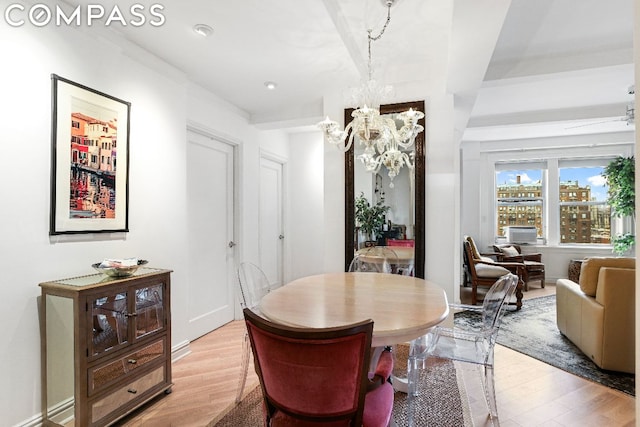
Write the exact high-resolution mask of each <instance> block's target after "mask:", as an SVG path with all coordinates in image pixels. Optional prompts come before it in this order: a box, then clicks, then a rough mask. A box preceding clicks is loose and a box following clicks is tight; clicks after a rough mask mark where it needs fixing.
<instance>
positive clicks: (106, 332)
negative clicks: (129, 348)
mask: <svg viewBox="0 0 640 427" xmlns="http://www.w3.org/2000/svg"><path fill="white" fill-rule="evenodd" d="M91 318H92V321H93V330H92V337H91V340H90V343H89V346H90V355H96V354H100V353H102V352H104V351H107V350H109V349H111V348H113V347H116V346H118V345H120V344H124V343H126V342H127V341H128V333H127V332H128V319H129V316H128V312H127V292H126V291H123V292H119V293H116V294H112V295H107V296H101V297H99V298H95V299H93V300H92V301H91Z"/></svg>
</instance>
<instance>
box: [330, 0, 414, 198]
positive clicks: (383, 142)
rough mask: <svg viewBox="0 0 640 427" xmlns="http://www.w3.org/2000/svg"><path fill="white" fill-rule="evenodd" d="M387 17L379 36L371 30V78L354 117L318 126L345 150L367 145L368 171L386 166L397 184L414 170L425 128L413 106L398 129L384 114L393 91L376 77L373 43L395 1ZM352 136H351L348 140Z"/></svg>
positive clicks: (401, 116)
mask: <svg viewBox="0 0 640 427" xmlns="http://www.w3.org/2000/svg"><path fill="white" fill-rule="evenodd" d="M385 4H386V5H387V20H386V22H385V23H384V26H383V27H382V29H381V30H380V33H379V34H378V35H377V36H372V35H371V33H372V30H367V41H368V54H369V62H368V64H367V65H368V72H369V74H368V80H367V81H366V82H365V83H364V84H363V85H362V86H361V87H360V88H358V89H357V90H356V91H355V94H354V95H355V98H356V99H357V102H358V103H357V105H359V107H358V108H356V109H355V110H354V111H353V112H352V113H351V117H353V120H352V121H351V122H350V123H349V124H348V125H347V126H346V127H345V128H344V130H341V129H340V127H339V125H338V123H337V122H335V121H333V120H330V119H329V117H327V118H326V119H325V120H323V121H321V122H320V123H318V127H320V129H322V130H323V131H324V135H325V137H326V138H327V141H328V142H329V143H330V144H333V145H335V146H336V147H337V148H338V149H339V150H341V151H344V152H346V151H349V149H350V148H351V145H352V144H353V140H354V139H356V140H357V141H359V142H360V144H361V145H363V146H364V153H363V154H361V155H359V156H358V159H359V160H360V161H361V162H362V163H363V164H364V166H365V168H366V170H367V171H368V172H372V173H377V172H378V171H379V170H380V168H381V167H382V165H384V166H385V167H386V168H387V170H388V174H389V179H390V180H391V184H390V187H393V178H395V177H396V176H397V175H398V173H399V172H400V169H401V168H402V167H403V166H405V165H406V166H407V167H408V168H409V169H411V170H413V166H414V152H413V151H412V152H411V153H410V154H407V152H406V151H403V150H408V149H409V148H410V147H411V146H412V145H413V144H414V142H415V138H416V136H417V135H418V134H419V133H420V132H422V131H423V130H424V128H423V127H422V126H421V125H419V124H418V120H420V119H422V118H423V117H424V113H422V112H421V111H417V110H413V109H409V111H405V112H402V113H400V114H398V115H397V116H396V118H397V119H398V120H399V121H401V122H402V123H403V124H402V126H401V128H400V129H397V127H396V123H395V121H394V119H393V118H392V117H389V116H381V115H380V109H379V108H380V100H381V99H382V98H383V97H384V96H385V95H387V94H388V93H389V92H391V87H390V86H380V85H378V83H377V82H376V81H375V80H373V78H372V68H371V43H372V42H374V41H376V40H380V38H381V37H382V35H383V34H384V31H385V30H386V29H387V25H389V22H390V21H391V5H393V0H386V1H385ZM347 137H348V139H347Z"/></svg>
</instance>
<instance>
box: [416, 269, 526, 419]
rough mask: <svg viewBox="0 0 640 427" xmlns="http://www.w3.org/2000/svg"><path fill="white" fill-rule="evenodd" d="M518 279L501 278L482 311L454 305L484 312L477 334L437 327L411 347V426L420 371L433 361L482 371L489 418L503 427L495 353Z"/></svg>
mask: <svg viewBox="0 0 640 427" xmlns="http://www.w3.org/2000/svg"><path fill="white" fill-rule="evenodd" d="M517 285H518V276H516V275H514V274H506V275H504V276H502V277H500V278H499V279H498V280H497V281H496V282H495V283H494V284H493V286H491V288H490V289H489V291H488V292H487V294H486V296H485V298H484V303H483V305H482V307H479V306H473V305H462V304H450V305H449V307H450V308H452V309H464V310H472V311H476V312H480V313H481V315H482V324H481V327H480V328H479V329H477V330H464V329H461V328H453V329H451V328H445V327H441V326H436V327H435V328H433V329H432V331H431V332H429V333H428V334H427V335H424V336H422V337H420V338H418V339H416V340H415V341H413V342H412V343H411V349H410V351H409V362H408V366H407V376H408V381H409V425H413V418H414V412H415V410H416V408H415V404H414V403H415V402H414V400H415V397H416V396H417V393H418V388H419V387H420V384H418V378H419V369H421V368H424V367H425V366H427V363H426V360H427V359H428V358H430V357H434V358H439V359H449V360H452V361H458V362H466V363H470V364H474V365H476V366H478V367H481V369H482V386H483V390H484V394H485V400H486V402H487V407H488V409H489V415H490V417H491V419H492V420H493V422H494V425H499V421H498V407H497V405H496V395H495V388H494V380H493V349H494V346H495V343H496V337H497V335H498V331H499V329H500V322H501V320H502V316H503V315H504V311H505V308H506V306H507V304H506V302H508V301H509V299H510V298H511V297H512V296H513V294H514V292H515V290H516V287H517Z"/></svg>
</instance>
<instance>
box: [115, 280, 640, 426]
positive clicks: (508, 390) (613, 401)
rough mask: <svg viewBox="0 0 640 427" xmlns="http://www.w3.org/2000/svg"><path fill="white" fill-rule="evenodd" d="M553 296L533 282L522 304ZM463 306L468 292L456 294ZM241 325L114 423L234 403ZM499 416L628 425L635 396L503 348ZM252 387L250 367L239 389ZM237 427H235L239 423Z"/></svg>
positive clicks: (196, 416) (176, 367) (209, 411)
mask: <svg viewBox="0 0 640 427" xmlns="http://www.w3.org/2000/svg"><path fill="white" fill-rule="evenodd" d="M554 292H555V287H554V286H553V285H551V284H547V286H546V288H545V289H541V288H539V287H538V285H537V283H535V284H533V285H532V286H531V287H530V290H529V291H528V292H525V293H524V299H525V300H526V299H528V298H535V297H538V296H543V295H548V294H552V293H554ZM461 298H462V300H463V302H467V299H468V298H469V291H468V289H465V288H463V289H462V291H461ZM243 336H244V325H243V323H242V322H240V321H235V322H231V323H229V324H227V325H225V326H223V327H221V328H219V329H217V330H215V331H213V332H211V333H209V334H207V335H205V336H204V337H202V338H199V339H198V340H195V341H194V342H192V343H191V351H192V352H191V354H189V355H188V356H186V357H184V358H183V359H181V360H179V361H177V362H175V363H174V364H173V382H174V386H173V392H172V393H171V394H169V395H167V396H163V397H161V398H158V399H156V400H153V401H151V402H150V403H149V404H147V405H145V406H144V407H143V408H141V409H139V410H138V411H137V412H135V413H134V414H132V415H130V416H129V417H128V418H127V419H125V420H124V421H121V422H120V423H119V425H122V426H128V427H138V426H153V427H156V426H157V427H163V426H167V427H168V426H176V427H177V426H180V427H202V426H206V425H207V424H208V423H209V422H210V421H211V420H212V419H214V418H215V417H216V416H218V415H219V414H221V413H222V412H223V411H225V410H226V409H227V408H228V407H229V406H230V405H232V404H233V401H234V398H235V392H236V386H237V381H238V375H239V372H240V354H241V352H240V350H241V345H242V339H243ZM495 366H496V368H495V381H496V392H497V399H498V411H499V414H500V421H501V425H502V426H503V427H514V426H580V427H584V426H598V427H602V426H607V427H609V426H611V427H613V426H634V425H636V424H635V398H633V397H631V396H628V395H626V394H624V393H621V392H618V391H615V390H612V389H609V388H607V387H604V386H601V385H598V384H595V383H593V382H590V381H587V380H583V379H581V378H579V377H576V376H574V375H571V374H569V373H567V372H565V371H562V370H560V369H556V368H554V367H552V366H550V365H547V364H545V363H542V362H540V361H538V360H535V359H532V358H530V357H527V356H524V355H522V354H521V353H518V352H515V351H512V350H510V349H507V348H505V347H502V346H499V345H498V346H496V350H495ZM257 384H258V379H257V377H256V375H255V373H254V372H253V368H252V367H250V373H249V378H248V380H247V388H246V389H245V392H246V390H251V389H252V386H253V385H257ZM465 384H466V387H467V392H468V394H469V396H470V397H469V403H470V407H471V414H472V418H473V420H474V424H475V425H476V426H489V425H491V423H490V422H489V421H488V420H487V417H486V406H485V403H484V400H483V397H482V391H481V386H480V383H479V380H478V376H477V375H473V376H469V377H465ZM239 427H242V426H239Z"/></svg>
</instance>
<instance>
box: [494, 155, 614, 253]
mask: <svg viewBox="0 0 640 427" xmlns="http://www.w3.org/2000/svg"><path fill="white" fill-rule="evenodd" d="M625 151H626V150H625ZM619 155H625V154H624V153H619V154H615V155H614V154H609V153H607V154H601V155H595V156H592V157H589V158H576V157H571V156H561V155H558V156H553V157H551V156H549V157H547V158H545V159H540V158H536V159H527V158H522V159H511V160H501V159H498V158H495V159H494V160H493V161H492V165H493V168H492V175H493V179H492V182H493V186H492V187H493V188H492V193H493V209H492V211H493V213H492V215H491V216H492V217H493V221H492V224H493V228H492V230H493V235H494V239H495V240H496V241H499V239H501V238H503V236H499V235H498V229H499V225H498V219H499V217H498V208H499V206H500V202H499V200H498V199H499V198H498V183H497V182H496V179H497V172H499V171H507V170H512V171H522V170H532V169H541V170H542V179H541V185H542V189H541V195H542V196H541V199H542V201H541V203H542V236H538V244H539V245H549V246H559V247H589V246H592V247H601V248H607V247H611V244H610V243H591V242H589V243H573V242H564V243H563V242H561V240H562V236H561V230H562V229H561V224H560V222H561V215H560V207H561V206H562V205H572V206H590V205H603V204H606V202H600V201H597V202H593V201H587V202H561V201H560V169H564V168H570V167H596V166H597V167H604V166H606V165H607V164H608V163H609V162H610V161H611V160H612V159H614V158H615V157H617V156H619ZM610 233H611V235H612V236H613V235H615V234H616V227H615V225H614V220H613V219H612V220H611V222H610Z"/></svg>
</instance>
